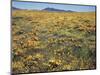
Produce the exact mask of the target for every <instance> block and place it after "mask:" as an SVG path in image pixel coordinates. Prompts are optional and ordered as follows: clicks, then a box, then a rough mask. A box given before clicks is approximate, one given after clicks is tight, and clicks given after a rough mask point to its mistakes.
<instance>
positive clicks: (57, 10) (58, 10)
mask: <svg viewBox="0 0 100 75" xmlns="http://www.w3.org/2000/svg"><path fill="white" fill-rule="evenodd" d="M42 10H44V11H54V12H75V11H72V10H62V9H55V8H49V7H48V8H45V9H42Z"/></svg>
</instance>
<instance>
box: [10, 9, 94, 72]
mask: <svg viewBox="0 0 100 75" xmlns="http://www.w3.org/2000/svg"><path fill="white" fill-rule="evenodd" d="M95 14H96V13H95V12H47V11H32V10H14V11H12V50H11V51H12V72H13V73H37V72H53V71H69V70H87V69H95V68H96V23H95V22H96V21H95V18H96V16H95Z"/></svg>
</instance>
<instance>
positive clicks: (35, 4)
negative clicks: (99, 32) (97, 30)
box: [12, 1, 95, 12]
mask: <svg viewBox="0 0 100 75" xmlns="http://www.w3.org/2000/svg"><path fill="white" fill-rule="evenodd" d="M12 6H13V7H16V8H21V9H35V10H41V9H44V8H47V7H50V8H56V9H62V10H73V11H77V12H89V11H90V12H91V11H95V6H84V5H70V4H53V3H52V4H51V3H39V2H18V1H13V2H12Z"/></svg>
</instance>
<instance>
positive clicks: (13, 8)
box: [12, 7, 21, 10]
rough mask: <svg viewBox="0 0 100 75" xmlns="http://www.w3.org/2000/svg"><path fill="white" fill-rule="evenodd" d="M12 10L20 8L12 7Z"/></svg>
mask: <svg viewBox="0 0 100 75" xmlns="http://www.w3.org/2000/svg"><path fill="white" fill-rule="evenodd" d="M12 10H21V9H20V8H16V7H12Z"/></svg>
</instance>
